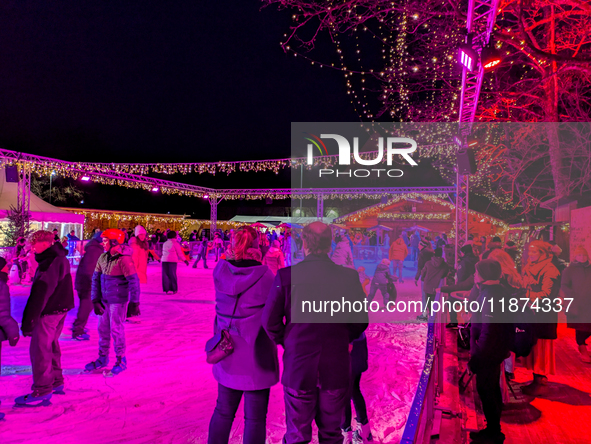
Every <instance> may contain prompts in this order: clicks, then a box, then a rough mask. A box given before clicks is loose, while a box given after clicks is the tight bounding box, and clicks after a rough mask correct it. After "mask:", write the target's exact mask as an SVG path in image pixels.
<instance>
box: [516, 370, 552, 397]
mask: <svg viewBox="0 0 591 444" xmlns="http://www.w3.org/2000/svg"><path fill="white" fill-rule="evenodd" d="M521 391H522V392H523V393H524V394H526V395H528V396H545V395H547V394H548V378H547V377H546V376H544V375H536V374H534V382H532V383H531V384H528V385H526V386H523V387H521Z"/></svg>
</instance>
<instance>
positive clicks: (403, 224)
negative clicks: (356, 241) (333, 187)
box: [335, 195, 508, 240]
mask: <svg viewBox="0 0 591 444" xmlns="http://www.w3.org/2000/svg"><path fill="white" fill-rule="evenodd" d="M335 222H337V223H343V224H345V225H346V227H347V229H352V230H355V229H362V230H368V229H370V228H372V227H376V226H383V227H388V228H390V229H391V230H392V231H391V232H390V236H389V237H390V240H394V239H397V238H398V236H399V235H400V234H401V233H402V232H403V231H414V230H416V229H417V228H418V227H419V228H420V231H421V234H426V233H431V234H432V236H433V237H434V236H436V235H439V234H441V233H446V234H447V236H448V237H450V238H452V237H454V223H455V205H454V204H452V203H451V202H449V201H446V200H444V199H442V198H439V197H434V196H431V195H412V196H407V195H400V196H395V197H392V198H391V199H389V200H388V201H387V202H385V203H379V204H377V205H372V206H370V207H367V208H363V209H361V210H358V211H355V212H353V213H349V214H346V215H344V216H342V217H340V218H338V219H336V220H335ZM468 228H469V233H470V234H474V236H486V237H489V236H494V235H496V234H501V233H503V232H504V231H505V230H506V229H507V228H508V225H507V224H506V223H505V222H503V221H501V220H499V219H495V218H494V217H491V216H488V215H486V214H482V213H478V212H476V211H472V210H470V211H469V217H468ZM427 230H428V231H427Z"/></svg>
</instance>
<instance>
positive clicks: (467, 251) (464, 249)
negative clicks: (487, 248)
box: [460, 245, 474, 254]
mask: <svg viewBox="0 0 591 444" xmlns="http://www.w3.org/2000/svg"><path fill="white" fill-rule="evenodd" d="M460 251H461V252H462V253H464V254H470V253H474V250H472V245H463V246H462V248H460Z"/></svg>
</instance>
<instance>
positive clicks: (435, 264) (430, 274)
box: [421, 248, 449, 320]
mask: <svg viewBox="0 0 591 444" xmlns="http://www.w3.org/2000/svg"><path fill="white" fill-rule="evenodd" d="M448 272H449V267H448V265H447V264H446V263H445V261H444V260H443V251H442V250H441V248H436V249H435V251H434V252H433V257H432V258H431V260H430V261H429V262H427V263H426V264H425V266H424V267H423V270H422V271H421V280H422V285H423V291H424V292H425V296H426V297H427V301H428V302H429V303H428V304H427V303H425V304H423V306H424V307H425V308H426V310H429V307H428V306H427V305H430V304H432V303H433V301H434V300H435V294H436V293H437V289H438V288H439V286H440V285H441V280H442V279H443V278H444V277H445V276H447V273H448ZM422 320H424V316H423V319H422Z"/></svg>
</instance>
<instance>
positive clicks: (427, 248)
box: [415, 237, 434, 320]
mask: <svg viewBox="0 0 591 444" xmlns="http://www.w3.org/2000/svg"><path fill="white" fill-rule="evenodd" d="M419 248H420V249H421V251H420V253H419V259H418V263H417V273H416V274H415V286H416V285H418V283H419V279H420V278H421V272H422V271H423V268H425V264H426V263H427V262H429V261H430V260H431V258H432V257H433V254H434V253H433V247H432V245H431V239H429V237H425V239H424V240H422V241H421V242H420V244H419ZM421 294H422V301H423V307H426V306H427V294H426V293H425V289H424V288H423V282H422V281H421ZM417 319H419V320H426V319H427V318H426V317H425V316H423V315H422V314H420V315H419V316H417Z"/></svg>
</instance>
